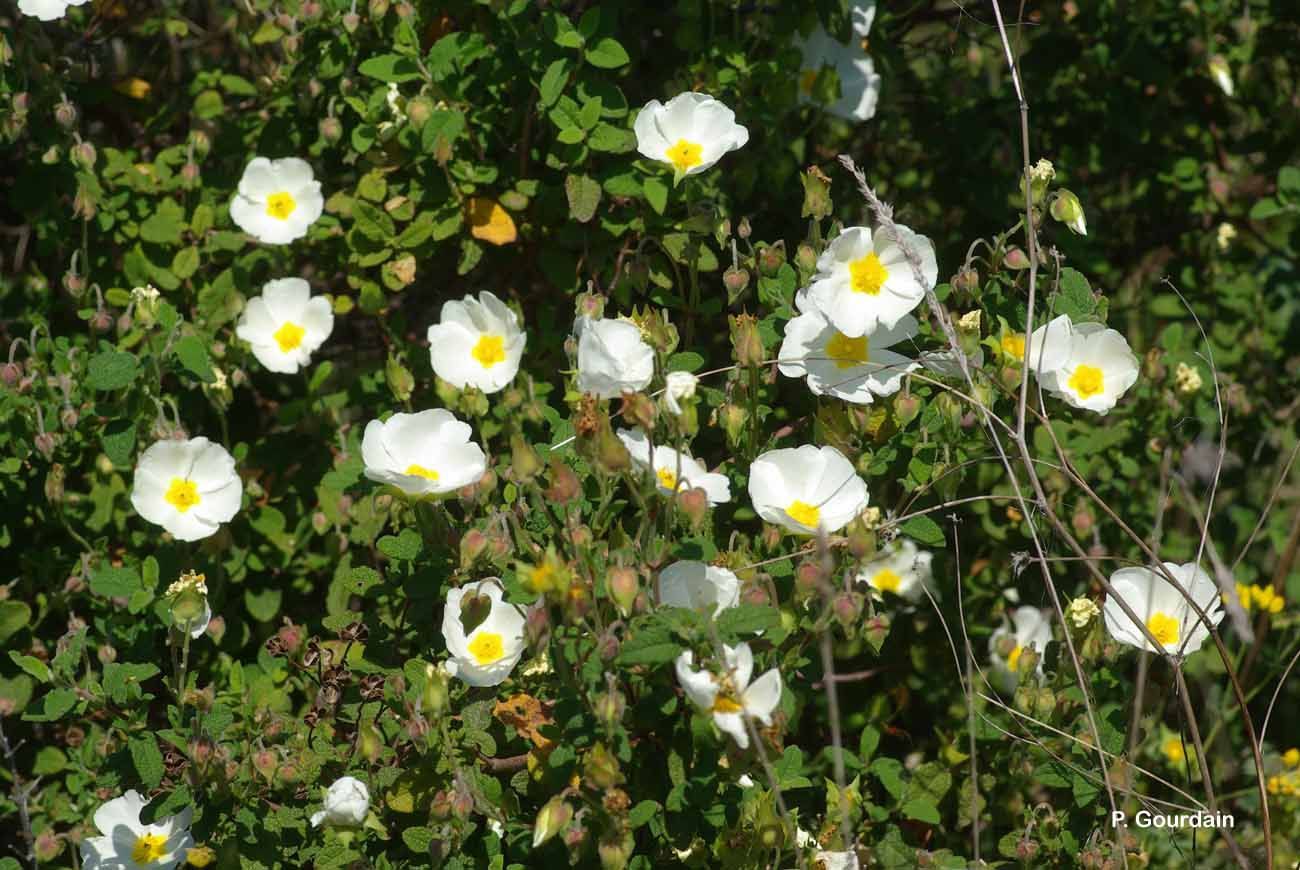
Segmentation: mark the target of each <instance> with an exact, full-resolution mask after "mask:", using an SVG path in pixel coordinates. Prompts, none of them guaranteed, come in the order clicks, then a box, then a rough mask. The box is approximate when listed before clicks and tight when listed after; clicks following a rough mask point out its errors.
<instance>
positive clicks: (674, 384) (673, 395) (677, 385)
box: [664, 372, 700, 414]
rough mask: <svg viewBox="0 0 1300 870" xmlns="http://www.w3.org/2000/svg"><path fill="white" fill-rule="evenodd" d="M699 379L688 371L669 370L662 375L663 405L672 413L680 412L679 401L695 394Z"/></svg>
mask: <svg viewBox="0 0 1300 870" xmlns="http://www.w3.org/2000/svg"><path fill="white" fill-rule="evenodd" d="M699 382H700V379H699V378H697V377H695V375H693V374H691V373H690V372H669V373H668V374H667V375H665V376H664V406H665V407H666V408H668V410H669V411H671V412H672V413H674V414H680V413H681V412H682V405H681V402H682V400H683V399H689V398H691V397H692V396H694V395H695V387H696V385H697V384H699Z"/></svg>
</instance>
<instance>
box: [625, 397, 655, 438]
mask: <svg viewBox="0 0 1300 870" xmlns="http://www.w3.org/2000/svg"><path fill="white" fill-rule="evenodd" d="M619 413H620V415H621V416H622V417H623V419H624V420H631V421H633V422H635V423H636V425H637V426H639V427H641V428H642V429H644V430H645V431H646V432H653V431H654V428H655V419H656V418H657V417H658V414H657V412H656V411H655V403H654V401H653V400H651V398H650V397H649V396H647V395H646V394H645V393H624V394H623V407H622V408H620V409H619Z"/></svg>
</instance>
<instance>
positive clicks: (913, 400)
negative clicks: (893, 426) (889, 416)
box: [894, 393, 921, 429]
mask: <svg viewBox="0 0 1300 870" xmlns="http://www.w3.org/2000/svg"><path fill="white" fill-rule="evenodd" d="M920 413H921V399H920V397H919V396H916V395H914V394H912V393H899V394H898V395H896V396H895V397H894V418H895V419H896V420H897V421H898V427H899V428H900V429H902V428H903V427H905V426H907V424H908V423H911V422H912V421H913V420H915V419H916V415H917V414H920Z"/></svg>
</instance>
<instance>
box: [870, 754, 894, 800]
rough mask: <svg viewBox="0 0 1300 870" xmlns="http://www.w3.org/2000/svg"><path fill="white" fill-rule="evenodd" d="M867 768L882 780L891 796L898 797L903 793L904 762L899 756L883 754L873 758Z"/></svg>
mask: <svg viewBox="0 0 1300 870" xmlns="http://www.w3.org/2000/svg"><path fill="white" fill-rule="evenodd" d="M867 770H868V771H869V772H871V773H872V774H874V775H875V777H876V779H878V780H880V784H881V785H883V786H884V787H885V791H887V792H889V794H890V796H892V797H894V798H898V797H899V796H901V795H902V794H903V763H902V762H901V761H899V760H898V759H897V758H889V757H887V756H881V757H880V758H876V759H874V760H872V762H871V764H870V765H869V766H868V767H867Z"/></svg>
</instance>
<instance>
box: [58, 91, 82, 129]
mask: <svg viewBox="0 0 1300 870" xmlns="http://www.w3.org/2000/svg"><path fill="white" fill-rule="evenodd" d="M54 120H55V122H56V123H58V125H59V126H60V127H62V128H64V129H65V130H71V129H72V128H73V127H75V126H76V125H77V107H76V106H74V105H72V103H70V102H68V98H67V97H64V98H63V99H62V100H60V101H59V102H58V103H56V104H55V106H54Z"/></svg>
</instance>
